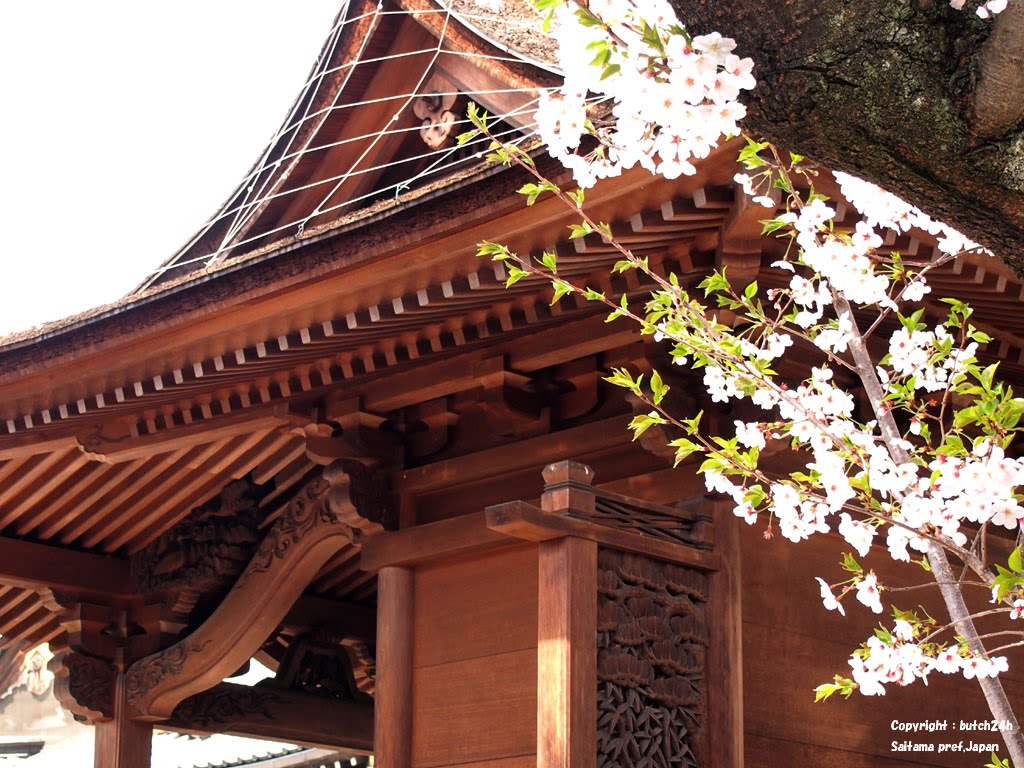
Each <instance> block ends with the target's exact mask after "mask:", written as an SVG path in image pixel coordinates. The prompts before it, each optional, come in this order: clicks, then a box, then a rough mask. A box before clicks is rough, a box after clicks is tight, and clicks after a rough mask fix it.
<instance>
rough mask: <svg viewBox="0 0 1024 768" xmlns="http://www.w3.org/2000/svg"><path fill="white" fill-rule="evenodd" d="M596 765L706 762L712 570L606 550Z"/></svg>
mask: <svg viewBox="0 0 1024 768" xmlns="http://www.w3.org/2000/svg"><path fill="white" fill-rule="evenodd" d="M597 590H598V594H597V768H613V767H614V768H662V767H664V768H670V767H671V768H698V767H699V766H701V765H702V764H706V762H704V760H706V757H705V755H706V743H705V742H706V736H705V716H706V715H705V713H706V711H707V698H706V697H707V690H706V675H705V656H706V651H707V645H708V629H707V625H706V623H705V620H706V619H705V611H706V605H707V599H708V586H707V577H706V576H705V575H704V574H703V573H701V572H700V571H697V570H694V569H692V568H686V567H683V566H679V565H673V564H670V563H663V562H660V561H658V560H653V559H651V558H648V557H643V556H640V555H632V554H626V553H623V552H619V551H617V550H612V549H603V548H602V549H601V550H600V552H599V555H598V574H597Z"/></svg>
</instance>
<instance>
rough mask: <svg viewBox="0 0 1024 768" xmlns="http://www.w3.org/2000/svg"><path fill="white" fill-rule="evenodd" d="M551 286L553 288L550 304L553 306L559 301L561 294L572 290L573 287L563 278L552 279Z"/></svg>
mask: <svg viewBox="0 0 1024 768" xmlns="http://www.w3.org/2000/svg"><path fill="white" fill-rule="evenodd" d="M551 287H552V288H554V289H555V292H554V295H553V296H552V298H551V306H554V305H555V304H557V303H558V302H559V301H561V299H562V297H563V296H566V295H567V294H570V293H572V292H573V290H574V288H573V287H572V286H571V285H569V284H568V283H567V282H565V281H564V280H552V281H551Z"/></svg>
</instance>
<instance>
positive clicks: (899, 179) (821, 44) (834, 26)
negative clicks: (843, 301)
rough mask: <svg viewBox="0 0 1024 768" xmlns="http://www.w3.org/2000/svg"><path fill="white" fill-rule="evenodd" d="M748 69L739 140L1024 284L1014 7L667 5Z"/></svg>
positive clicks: (928, 2)
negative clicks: (970, 246) (996, 263)
mask: <svg viewBox="0 0 1024 768" xmlns="http://www.w3.org/2000/svg"><path fill="white" fill-rule="evenodd" d="M672 3H673V5H674V6H675V7H676V9H677V11H678V13H679V17H680V18H681V19H682V20H683V21H684V22H685V23H686V24H687V27H688V28H689V29H690V31H691V32H692V33H694V34H699V33H703V32H707V31H711V30H717V31H719V32H721V33H722V34H723V35H728V36H730V37H733V38H735V39H736V41H737V51H736V52H737V53H738V54H740V55H742V56H750V57H752V58H753V59H754V61H755V64H756V66H755V70H754V74H755V75H756V76H757V79H758V85H757V89H756V90H755V91H754V93H753V95H752V96H751V97H749V99H748V107H749V109H750V112H749V116H748V118H747V120H746V121H745V126H746V128H747V129H748V130H750V131H752V132H755V133H758V134H760V135H762V136H764V137H765V138H767V139H770V140H771V141H774V142H776V143H778V144H781V145H782V146H785V147H788V148H790V149H792V150H794V151H797V152H800V153H801V154H804V155H806V156H808V157H809V158H813V159H814V160H817V161H818V162H820V163H822V164H823V165H825V166H826V167H829V168H836V169H839V170H844V171H847V172H849V173H853V174H856V175H858V176H861V177H863V178H865V179H868V180H870V181H874V182H875V183H878V184H880V185H882V186H884V187H886V188H887V189H890V190H892V191H893V192H896V193H897V194H899V195H901V196H902V197H904V198H905V199H906V200H908V201H909V202H911V203H913V204H915V205H917V206H918V207H920V208H921V209H922V210H924V211H926V212H928V213H929V214H931V215H933V216H934V217H936V218H939V219H941V220H943V221H946V222H948V223H950V224H952V225H953V226H955V227H957V228H958V229H960V230H961V231H963V232H964V233H965V234H967V235H968V236H970V237H972V238H974V239H975V240H978V241H979V242H982V243H984V244H986V245H988V246H989V247H991V248H992V249H993V251H995V252H996V254H997V255H998V256H1000V257H1001V258H1002V259H1003V260H1004V261H1006V262H1007V263H1008V264H1009V265H1011V266H1012V267H1013V268H1014V269H1015V270H1016V271H1017V272H1018V274H1024V120H1022V118H1024V86H1022V83H1024V70H1022V66H1024V65H1022V58H1021V56H1022V54H1024V44H1022V41H1024V2H1020V0H1011V3H1010V7H1009V8H1008V9H1007V10H1006V11H1004V12H1003V13H1002V14H1000V15H999V16H997V17H996V19H995V21H992V20H989V21H983V20H981V19H978V18H977V17H976V16H975V15H974V13H973V10H972V9H971V8H967V9H965V10H964V11H956V10H953V9H951V8H950V7H949V4H948V2H946V1H945V0H777V1H776V2H772V3H768V4H766V3H764V2H763V0H731V1H730V2H714V1H713V0H672Z"/></svg>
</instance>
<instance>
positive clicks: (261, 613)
mask: <svg viewBox="0 0 1024 768" xmlns="http://www.w3.org/2000/svg"><path fill="white" fill-rule="evenodd" d="M381 528H382V527H381V525H380V524H379V523H374V522H371V521H370V520H367V519H366V517H365V516H364V514H363V512H362V510H360V509H359V508H358V506H357V503H355V501H354V499H353V498H352V494H351V484H350V475H349V473H348V472H347V471H346V467H345V466H344V464H343V462H335V463H333V464H330V465H328V466H326V467H324V469H323V472H322V475H320V476H319V477H315V478H314V479H313V480H311V481H309V482H308V483H307V484H306V485H305V486H304V487H303V488H302V489H301V490H300V491H299V492H298V493H297V494H296V495H295V497H293V498H292V500H291V501H290V502H289V503H288V505H287V506H286V507H285V508H284V509H283V510H282V511H281V513H280V514H279V516H278V517H277V519H276V520H275V521H274V524H273V526H272V527H271V529H270V530H269V532H268V533H267V535H266V536H265V537H264V539H263V541H262V542H261V543H260V545H259V547H258V548H257V550H256V553H255V555H254V556H253V559H252V561H251V562H250V563H249V565H248V567H247V568H246V569H245V571H243V572H242V575H241V576H240V577H239V578H238V581H237V582H236V583H235V585H234V587H233V588H232V589H231V591H230V592H228V594H227V595H226V596H225V598H224V600H223V601H222V602H221V603H220V605H219V606H218V607H217V609H216V610H215V611H214V612H213V613H212V614H211V615H210V617H209V618H208V619H207V620H206V621H205V622H204V623H203V624H202V625H201V626H200V627H199V628H198V629H196V630H195V631H194V632H193V633H192V634H191V635H189V636H188V637H186V638H183V639H182V640H180V641H178V642H177V643H175V644H174V645H172V646H170V647H169V648H166V649H164V650H163V651H160V652H159V653H155V654H152V655H150V656H147V657H145V658H143V659H140V660H139V661H137V662H135V663H134V664H132V666H131V667H130V668H129V669H128V671H127V674H126V676H125V688H126V691H127V695H128V703H129V705H130V707H131V708H132V710H133V717H136V718H139V719H146V720H163V719H166V718H168V717H170V716H171V713H172V712H173V710H174V708H175V707H176V706H177V705H178V704H179V703H180V702H181V701H183V700H184V699H186V698H187V697H189V696H192V695H194V694H196V693H199V692H201V691H204V690H207V689H209V688H212V687H213V686H214V685H216V684H217V683H219V682H220V681H221V680H223V679H224V678H225V677H227V676H228V675H229V674H231V673H232V672H233V671H234V670H236V669H238V668H239V667H240V666H241V665H242V664H243V663H245V662H246V661H248V659H249V658H250V657H251V656H252V654H253V653H254V652H255V651H256V650H257V649H258V648H259V646H260V645H261V644H262V643H263V642H264V640H265V639H266V638H267V636H268V635H269V634H270V633H271V631H273V629H274V628H275V627H276V626H277V625H278V624H279V623H280V621H281V619H282V618H283V617H284V615H285V614H286V613H287V611H288V610H289V608H291V606H292V604H293V603H294V602H295V600H296V599H297V598H298V596H299V595H300V594H301V593H302V591H303V590H304V589H305V587H306V585H307V584H308V583H309V582H310V580H311V579H312V578H313V577H314V576H315V575H316V573H317V572H318V571H319V570H320V568H321V567H322V566H323V564H324V563H326V562H327V560H328V559H330V557H331V556H333V555H334V553H335V552H337V551H338V550H339V549H340V548H341V547H342V546H345V545H346V544H356V545H358V544H359V542H360V541H361V540H362V539H363V537H364V536H365V535H367V534H370V533H372V532H375V531H379V530H381Z"/></svg>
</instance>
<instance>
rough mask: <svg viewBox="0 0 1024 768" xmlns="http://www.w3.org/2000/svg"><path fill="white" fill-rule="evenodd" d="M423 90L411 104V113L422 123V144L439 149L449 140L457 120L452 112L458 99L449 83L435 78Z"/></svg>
mask: <svg viewBox="0 0 1024 768" xmlns="http://www.w3.org/2000/svg"><path fill="white" fill-rule="evenodd" d="M425 90H426V93H424V94H423V95H422V96H420V97H419V98H417V99H416V101H414V102H413V105H412V111H413V114H415V115H416V117H418V118H419V119H420V120H421V121H422V123H421V127H420V137H421V138H422V139H423V142H424V143H425V144H426V145H427V146H428V147H430V148H431V149H440V148H441V147H443V146H444V145H445V144H447V143H448V141H449V140H450V139H451V137H452V128H453V127H454V126H455V123H456V122H457V121H458V119H459V118H458V116H457V115H456V114H455V110H454V107H455V103H456V101H458V98H459V97H458V96H457V95H456V93H455V87H454V86H453V85H452V84H451V83H450V82H448V81H447V80H445V79H444V78H441V77H437V76H434V77H432V78H431V79H430V82H428V83H427V86H426V89H425Z"/></svg>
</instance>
